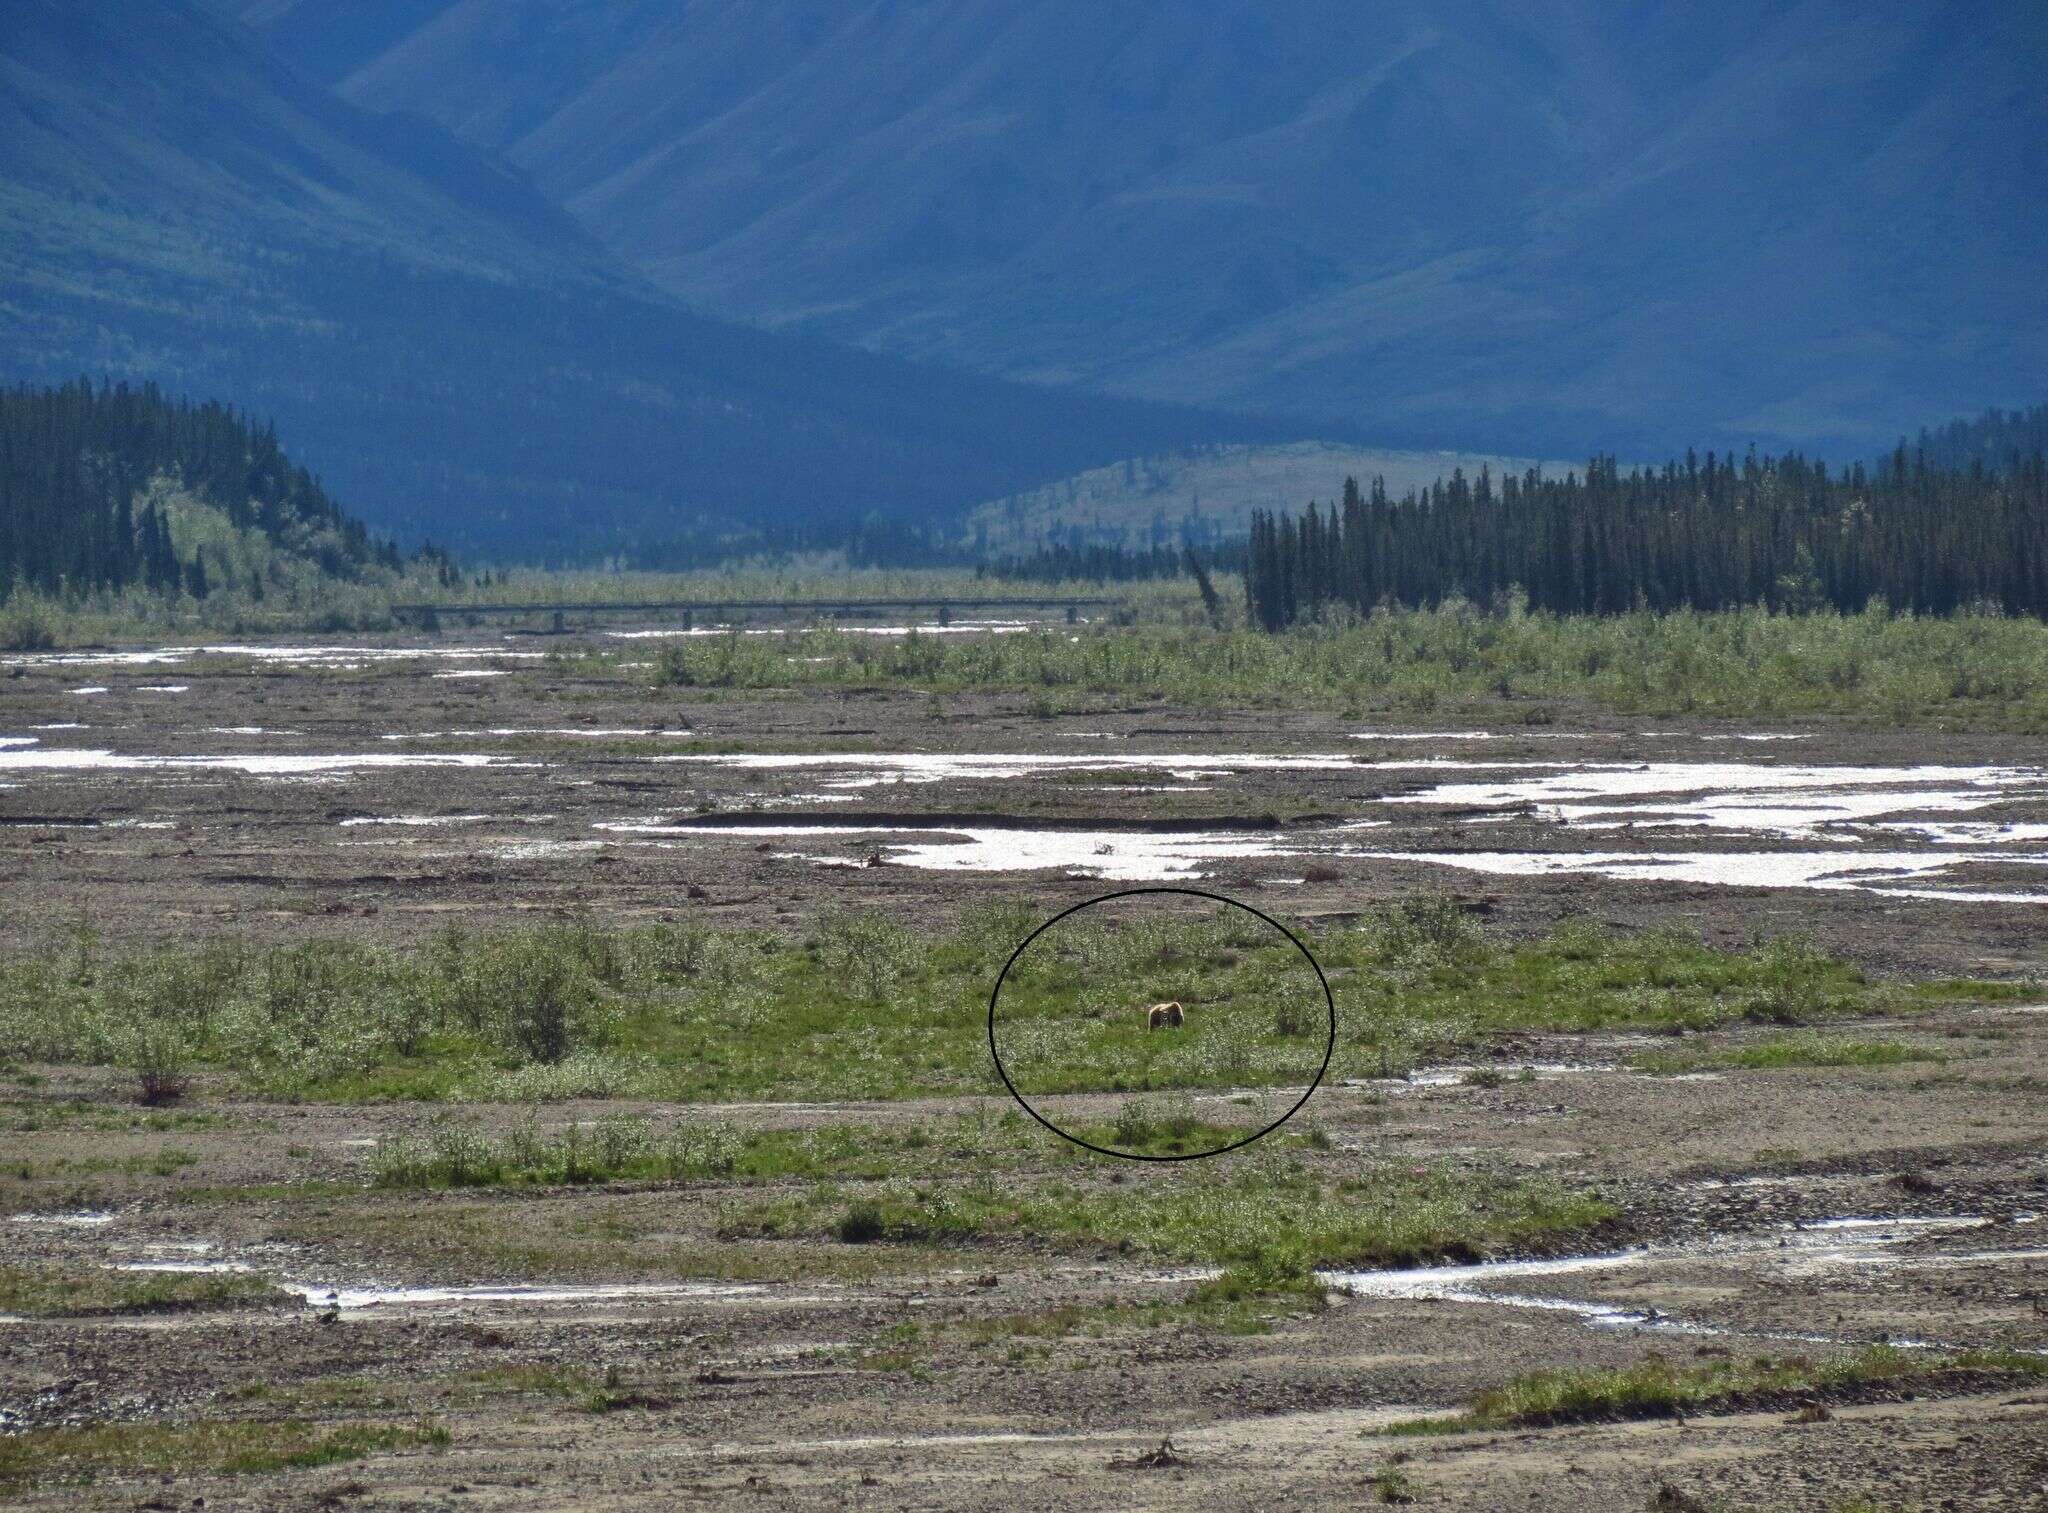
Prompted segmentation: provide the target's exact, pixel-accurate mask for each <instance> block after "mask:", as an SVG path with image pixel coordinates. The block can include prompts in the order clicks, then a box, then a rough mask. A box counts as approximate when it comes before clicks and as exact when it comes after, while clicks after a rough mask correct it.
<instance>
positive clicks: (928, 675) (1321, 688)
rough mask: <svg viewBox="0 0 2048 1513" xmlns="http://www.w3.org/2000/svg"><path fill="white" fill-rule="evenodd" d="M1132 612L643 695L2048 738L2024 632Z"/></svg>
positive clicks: (685, 664) (667, 676) (1391, 613)
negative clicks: (773, 691) (1255, 618)
mask: <svg viewBox="0 0 2048 1513" xmlns="http://www.w3.org/2000/svg"><path fill="white" fill-rule="evenodd" d="M1176 587H1177V588H1178V592H1177V593H1175V592H1174V590H1175V588H1176ZM1143 597H1144V599H1145V605H1144V607H1143V608H1142V609H1141V611H1140V613H1141V614H1143V615H1145V616H1146V617H1147V618H1152V619H1173V620H1178V621H1179V622H1181V623H1178V624H1171V625H1158V624H1148V625H1139V626H1135V627H1129V628H1124V627H1107V626H1091V627H1088V628H1087V629H1085V630H1083V631H1081V632H1080V633H1079V634H1075V633H1072V632H1066V631H1061V630H1055V629H1052V628H1047V629H1046V630H1043V631H1037V632H1030V633H1025V634H1020V635H1007V636H904V637H878V636H862V635H851V634H846V633H843V632H839V631H834V630H829V629H814V630H811V631H808V632H806V633H804V634H802V635H800V636H789V637H775V638H770V637H760V636H753V637H749V636H741V635H733V636H727V637H705V638H700V639H698V640H696V641H692V642H677V643H674V644H672V645H670V646H668V647H665V648H664V649H663V651H662V653H661V654H660V659H659V662H658V665H657V668H656V670H655V676H654V679H653V681H654V684H655V686H656V688H657V689H665V690H672V691H674V692H671V693H670V694H669V697H675V696H677V694H678V693H680V694H688V693H694V692H696V691H698V690H703V689H768V688H778V689H779V688H859V689H905V690H916V691H919V692H931V693H939V694H947V693H961V692H968V691H1006V692H1017V693H1022V694H1028V695H1029V696H1030V697H1031V698H1032V699H1033V700H1034V701H1036V702H1039V703H1042V704H1044V705H1045V706H1046V707H1047V709H1048V710H1049V711H1050V710H1054V709H1058V708H1063V707H1071V706H1073V705H1076V704H1079V703H1081V702H1083V701H1085V700H1087V699H1090V698H1103V697H1118V698H1124V699H1131V698H1156V699H1168V700H1172V701H1173V702H1175V703H1179V704H1185V705H1191V706H1197V707H1244V706H1253V707H1258V706H1265V707H1274V708H1326V709H1339V710H1345V711H1357V712H1362V711H1366V710H1397V711H1400V712H1403V713H1410V714H1420V713H1428V712H1440V711H1443V710H1446V709H1451V708H1460V707H1462V708H1467V709H1470V710H1472V711H1473V712H1474V713H1475V714H1478V713H1485V714H1487V715H1489V717H1491V718H1496V719H1498V718H1500V717H1501V715H1502V714H1503V713H1505V714H1506V715H1507V716H1508V717H1509V718H1513V717H1514V715H1515V713H1516V712H1520V713H1522V714H1524V715H1527V716H1531V717H1534V718H1537V719H1543V718H1547V717H1554V714H1555V710H1556V709H1557V708H1558V707H1559V706H1563V707H1567V708H1569V707H1573V706H1579V707H1593V708H1600V709H1608V710H1616V711H1621V712H1626V713H1630V714H1653V715H1694V716H1701V715H1705V716H1718V717H1723V718H1732V717H1743V718H1767V719H1779V718H1787V717H1804V716H1812V715H1840V716H1847V717H1850V718H1854V719H1865V720H1882V721H1886V722H1889V723H1898V722H1909V721H1915V720H1921V719H1928V718H1941V719H1944V720H1960V721H1962V722H1965V723H1973V724H1984V725H1992V726H1998V727H2004V728H2013V729H2023V730H2043V729H2048V699H2044V697H2043V694H2042V690H2043V689H2044V688H2048V629H2044V628H2043V627H2042V626H2041V625H2040V624H2039V623H2037V622H2034V621H2031V620H2028V619H2026V618H2024V617H2013V618H2006V617H2001V616H1988V615H1957V616H1953V617H1945V618H1935V617H1916V616H1910V615H1901V616H1894V615H1892V614H1890V613H1888V612H1887V611H1885V610H1884V609H1882V608H1878V607H1873V608H1872V609H1870V610H1868V611H1865V612H1864V613H1861V614H1854V615H1843V614H1835V613H1830V612H1820V613H1813V614H1797V615H1791V614H1772V613H1770V612H1769V611H1767V610H1764V609H1761V608H1756V609H1747V610H1732V611H1726V612H1719V613H1695V612H1690V611H1682V612H1675V613H1667V614H1650V613H1636V614H1629V615H1608V616H1593V615H1553V614H1544V613H1536V614H1530V613H1527V612H1521V611H1514V612H1499V613H1488V612H1486V611H1484V610H1481V609H1480V608H1478V607H1477V606H1475V605H1472V604H1470V603H1468V602H1466V601H1464V600H1462V599H1459V598H1456V597H1455V596H1454V597H1453V598H1452V599H1450V600H1449V601H1447V602H1445V603H1444V604H1443V605H1441V606H1439V607H1437V608H1434V609H1426V610H1400V609H1380V610H1375V611H1374V612H1373V613H1372V614H1371V615H1370V616H1364V617H1360V616H1355V615H1352V614H1349V613H1348V612H1345V611H1335V612H1333V614H1332V616H1331V619H1330V621H1329V622H1328V623H1323V624H1317V625H1304V626H1300V627H1298V628H1296V629H1294V630H1292V631H1289V632H1287V633H1285V634H1281V635H1266V634H1261V633H1258V632H1253V631H1248V630H1241V629H1212V628H1205V627H1204V626H1203V625H1202V624H1201V621H1202V620H1203V619H1204V616H1203V615H1202V613H1201V611H1200V609H1199V607H1198V605H1197V604H1196V602H1195V601H1194V599H1193V598H1192V596H1191V595H1190V594H1189V593H1188V592H1187V588H1186V586H1185V585H1178V586H1172V585H1162V586H1157V587H1154V588H1153V589H1152V590H1151V591H1150V592H1148V593H1145V594H1144V595H1143ZM1225 597H1226V599H1230V598H1231V593H1230V591H1229V590H1226V592H1225ZM1232 602H1235V601H1234V600H1232ZM611 660H613V661H623V660H626V656H625V654H623V653H614V654H613V655H612V658H611Z"/></svg>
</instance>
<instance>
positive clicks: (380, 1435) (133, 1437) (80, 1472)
mask: <svg viewBox="0 0 2048 1513" xmlns="http://www.w3.org/2000/svg"><path fill="white" fill-rule="evenodd" d="M448 1442H449V1434H448V1431H447V1430H446V1429H445V1428H443V1427H441V1426H440V1425H439V1424H437V1423H435V1422H432V1421H431V1420H423V1421H421V1422H418V1423H413V1424H340V1425H333V1426H319V1425H314V1424H309V1423H306V1422H305V1421H303V1420H300V1419H282V1420H274V1421H270V1422H258V1421H254V1420H231V1421H226V1422H213V1423H203V1424H174V1425H173V1424H106V1425H99V1426H95V1427H91V1428H77V1429H27V1430H24V1431H22V1432H21V1433H19V1434H9V1435H0V1487H25V1486H31V1485H52V1484H61V1483H65V1482H91V1481H95V1480H97V1479H99V1478H100V1477H102V1476H124V1477H143V1476H147V1477H156V1476H163V1477H166V1478H168V1477H171V1476H174V1475H175V1476H178V1477H192V1476H242V1475H254V1474H259V1473H262V1472H266V1471H297V1470H307V1469H312V1468H315V1467H319V1466H332V1465H336V1464H339V1463H341V1462H343V1461H353V1460H363V1459H366V1458H368V1457H370V1456H375V1455H389V1454H396V1453H400V1452H404V1451H408V1450H419V1449H439V1448H441V1447H442V1446H445V1445H446V1444H447V1443H448Z"/></svg>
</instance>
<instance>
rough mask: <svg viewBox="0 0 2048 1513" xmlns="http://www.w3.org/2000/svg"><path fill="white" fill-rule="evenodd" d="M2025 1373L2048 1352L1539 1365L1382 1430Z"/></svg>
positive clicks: (1595, 1414) (1706, 1407)
mask: <svg viewBox="0 0 2048 1513" xmlns="http://www.w3.org/2000/svg"><path fill="white" fill-rule="evenodd" d="M1964 1372H1968V1373H1981V1374H1988V1375H1996V1376H2001V1377H2006V1378H2011V1379H2018V1380H2025V1379H2029V1378H2040V1377H2044V1376H2048V1358H2044V1357H2042V1356H2039V1355H2028V1354H2020V1353H2018V1352H2013V1351H1993V1350H1970V1351H1961V1352H1956V1353H1938V1352H1933V1351H1917V1350H1914V1351H1908V1350H1899V1349H1896V1348H1894V1347H1891V1346H1887V1345H1877V1346H1872V1347H1871V1348H1869V1349H1867V1350H1863V1351H1859V1352H1857V1353H1856V1354H1854V1355H1847V1356H1839V1357H1836V1358H1834V1359H1829V1360H1814V1359H1812V1358H1810V1357H1806V1356H1796V1357H1790V1358H1785V1359H1774V1358H1772V1357H1768V1356H1758V1357H1755V1358H1754V1359H1751V1360H1747V1361H1744V1360H1738V1359H1736V1358H1734V1357H1732V1356H1731V1357H1729V1358H1727V1359H1725V1360H1717V1361H1713V1362H1710V1363H1707V1364H1704V1365H1697V1366H1679V1365H1675V1364H1673V1363H1672V1362H1671V1361H1669V1360H1667V1359H1666V1358H1665V1357H1663V1356H1662V1355H1651V1356H1648V1357H1646V1358H1645V1359H1643V1360H1642V1361H1639V1362H1637V1363H1636V1364H1635V1365H1633V1366H1625V1367H1620V1368H1617V1369H1611V1370H1593V1371H1539V1372H1534V1373H1531V1374H1530V1375H1527V1376H1518V1377H1516V1378H1515V1379H1514V1380H1512V1381H1510V1382H1508V1383H1507V1384H1506V1385H1505V1386H1502V1387H1496V1388H1493V1389H1491V1390H1489V1391H1487V1392H1483V1393H1481V1394H1480V1395H1479V1396H1478V1397H1477V1398H1475V1399H1473V1402H1472V1405H1471V1406H1470V1407H1469V1408H1467V1409H1465V1410H1464V1411H1463V1412H1461V1413H1456V1414H1451V1415H1447V1416H1442V1417H1436V1418H1420V1419H1409V1420H1407V1421H1405V1422H1403V1423H1398V1424H1393V1425H1391V1426H1389V1427H1388V1428H1386V1429H1384V1430H1382V1431H1379V1432H1381V1433H1384V1434H1392V1435H1404V1434H1458V1433H1463V1432H1465V1431H1467V1430H1472V1429H1505V1428H1527V1427H1541V1426H1545V1425H1550V1424H1572V1423H1597V1422H1609V1421H1613V1420H1619V1419H1633V1418H1667V1417H1671V1416H1673V1415H1676V1414H1682V1413H1686V1412H1696V1413H1707V1412H1712V1411H1715V1410H1717V1409H1724V1408H1731V1407H1737V1406H1740V1405H1741V1404H1742V1403H1743V1401H1744V1400H1746V1399H1755V1398H1758V1397H1768V1398H1773V1399H1782V1398H1786V1397H1797V1396H1801V1395H1806V1394H1812V1395H1815V1396H1826V1395H1828V1394H1831V1393H1853V1391H1854V1390H1855V1389H1857V1388H1861V1387H1866V1386H1872V1385H1888V1384H1897V1385H1900V1386H1910V1385H1912V1384H1915V1383H1926V1382H1929V1381H1932V1380H1936V1379H1939V1378H1941V1377H1943V1376H1949V1375H1954V1374H1957V1373H1964Z"/></svg>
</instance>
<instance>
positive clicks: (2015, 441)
mask: <svg viewBox="0 0 2048 1513" xmlns="http://www.w3.org/2000/svg"><path fill="white" fill-rule="evenodd" d="M1918 451H1919V454H1920V455H1921V456H1923V457H1925V458H1926V460H1927V466H1929V467H1931V468H1952V469H1956V470H1962V471H1966V470H1968V469H1969V468H1971V467H1976V466H1981V467H1983V469H1984V470H1985V471H1986V472H1990V473H2005V472H2011V471H2013V470H2014V469H2016V468H2019V467H2021V466H2023V465H2024V464H2025V463H2026V461H2027V460H2028V459H2029V458H2031V457H2034V456H2037V455H2039V454H2042V453H2048V405H2035V406H2033V407H2032V408H2031V409H2026V410H1986V411H1985V412H1984V413H1983V414H1982V415H1980V416H1978V417H1977V418H1976V419H1975V420H1952V421H1950V422H1949V423H1948V424H1947V425H1945V426H1939V427H1936V428H1935V429H1934V430H1931V431H1929V430H1922V431H1921V432H1920V442H1919V447H1918Z"/></svg>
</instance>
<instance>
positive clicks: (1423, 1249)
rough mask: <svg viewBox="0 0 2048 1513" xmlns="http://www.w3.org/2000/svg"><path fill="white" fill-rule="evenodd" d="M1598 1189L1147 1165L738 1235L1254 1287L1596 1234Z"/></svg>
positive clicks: (1441, 1175) (838, 1193)
mask: <svg viewBox="0 0 2048 1513" xmlns="http://www.w3.org/2000/svg"><path fill="white" fill-rule="evenodd" d="M1615 1213H1616V1210H1615V1209H1614V1208H1613V1206H1612V1205H1610V1204H1608V1203H1607V1202H1605V1201H1604V1200H1603V1199H1601V1198H1600V1197H1599V1196H1598V1195H1597V1194H1594V1193H1591V1192H1587V1191H1583V1190H1575V1189H1571V1188H1567V1187H1565V1186H1563V1185H1562V1184H1559V1183H1555V1182H1551V1181H1548V1180H1545V1179H1516V1178H1507V1177H1501V1176H1494V1175H1490V1174H1484V1173H1470V1172H1462V1171H1456V1170H1452V1169H1450V1168H1447V1167H1418V1166H1408V1165H1401V1164H1394V1163H1384V1164H1381V1165H1378V1166H1375V1167H1369V1168H1367V1169H1365V1170H1364V1171H1362V1172H1360V1173H1359V1174H1357V1175H1354V1176H1348V1177H1344V1178H1331V1177H1328V1176H1325V1175H1322V1174H1319V1173H1315V1172H1311V1171H1309V1170H1307V1169H1306V1168H1304V1167H1303V1166H1302V1165H1301V1164H1300V1163H1299V1162H1283V1161H1281V1160H1280V1159H1279V1158H1276V1157H1254V1158H1251V1159H1248V1160H1247V1161H1245V1162H1244V1163H1242V1164H1240V1165H1237V1166H1235V1167H1233V1168H1229V1169H1226V1170H1224V1171H1222V1172H1218V1173H1209V1172H1207V1171H1205V1170H1203V1169H1202V1168H1199V1167H1198V1168H1195V1169H1193V1170H1190V1171H1185V1172H1180V1173H1175V1174H1171V1175H1165V1174H1146V1175H1144V1176H1141V1177H1140V1178H1137V1179H1134V1180H1132V1181H1130V1182H1129V1183H1128V1184H1126V1185H1122V1186H1116V1185H1112V1186H1109V1187H1102V1186H1093V1185H1090V1186H1083V1185H1080V1184H1075V1183H1066V1182H1060V1181H1042V1182H1038V1183H1034V1184H1028V1185H1027V1184H1021V1183H1002V1184H997V1183H992V1182H990V1183H975V1184H967V1185H964V1186H955V1187H951V1188H946V1187H940V1186H937V1185H935V1184H934V1185H927V1186H922V1187H919V1186H915V1185H910V1184H897V1185H895V1186H893V1187H889V1188H884V1189H882V1190H880V1191H872V1192H866V1193H860V1194H849V1193H846V1192H844V1191H843V1190H841V1189H839V1188H837V1187H836V1186H832V1185H821V1186H819V1187H817V1188H814V1189H813V1190H812V1191H810V1192H809V1193H806V1194H803V1195H801V1196H796V1197H789V1198H782V1199H777V1200H772V1201H766V1202H762V1201H756V1202H752V1203H740V1204H735V1205H734V1206H733V1208H732V1209H731V1210H729V1212H728V1216H727V1219H726V1227H727V1231H728V1232H729V1233H739V1234H760V1235H768V1236H774V1237H778V1238H793V1237H798V1236H817V1237H825V1236H830V1237H836V1238H838V1239H840V1240H841V1241H843V1242H845V1243H847V1244H853V1245H867V1244H876V1243H883V1244H886V1243H890V1242H912V1243H922V1244H948V1243H950V1244H956V1245H957V1244H990V1243H995V1242H999V1241H1005V1240H1012V1241H1013V1240H1025V1241H1028V1242H1031V1243H1034V1244H1036V1245H1038V1246H1040V1247H1043V1248H1046V1249H1049V1250H1052V1251H1076V1250H1081V1251H1086V1250H1097V1251H1100V1250H1102V1249H1110V1250H1115V1251H1117V1252H1119V1253H1122V1254H1126V1255H1138V1256H1144V1257H1148V1258H1150V1259H1153V1260H1156V1261H1160V1262H1173V1263H1187V1264H1203V1265H1214V1266H1219V1267H1224V1268H1233V1269H1235V1270H1236V1271H1237V1272H1238V1273H1239V1277H1240V1281H1242V1282H1244V1283H1245V1285H1247V1286H1248V1287H1250V1286H1253V1285H1256V1287H1257V1288H1259V1289H1264V1290H1270V1289H1271V1288H1272V1287H1273V1286H1275V1285H1279V1284H1285V1283H1293V1284H1296V1285H1299V1284H1301V1283H1302V1282H1303V1281H1304V1279H1305V1278H1306V1277H1307V1276H1308V1274H1309V1273H1310V1272H1312V1271H1313V1270H1315V1269H1317V1268H1345V1267H1356V1268H1366V1267H1387V1266H1409V1265H1416V1264H1420V1263H1423V1262H1429V1261H1439V1260H1445V1259H1471V1258H1475V1257H1478V1256H1482V1255H1489V1254H1496V1253H1499V1252H1503V1251H1515V1250H1524V1249H1531V1248H1538V1247H1543V1246H1551V1245H1555V1244H1558V1243H1562V1242H1563V1241H1565V1240H1567V1239H1583V1238H1584V1237H1585V1236H1586V1235H1587V1234H1589V1233H1590V1232H1592V1231H1594V1230H1596V1229H1597V1228H1598V1227H1599V1226H1600V1225H1601V1224H1603V1223H1604V1222H1606V1221H1607V1220H1609V1219H1611V1218H1613V1217H1614V1216H1615Z"/></svg>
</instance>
